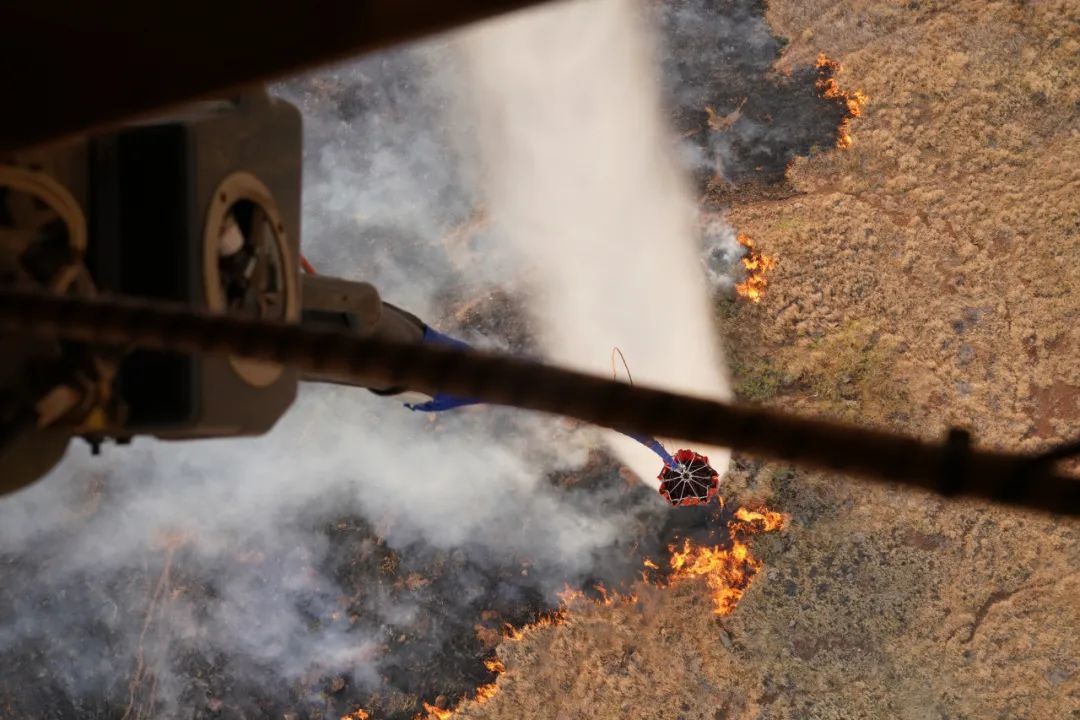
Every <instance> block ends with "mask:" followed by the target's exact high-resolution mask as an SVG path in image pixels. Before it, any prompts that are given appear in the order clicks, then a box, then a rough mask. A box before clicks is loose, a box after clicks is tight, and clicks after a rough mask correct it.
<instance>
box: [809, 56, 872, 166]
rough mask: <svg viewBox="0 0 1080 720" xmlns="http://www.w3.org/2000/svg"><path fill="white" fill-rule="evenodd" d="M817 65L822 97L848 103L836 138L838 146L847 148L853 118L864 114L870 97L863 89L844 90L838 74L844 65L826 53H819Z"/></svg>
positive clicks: (818, 82)
mask: <svg viewBox="0 0 1080 720" xmlns="http://www.w3.org/2000/svg"><path fill="white" fill-rule="evenodd" d="M815 66H816V67H817V69H818V75H819V77H818V81H817V83H816V85H817V89H818V92H819V93H820V94H821V97H823V98H827V99H829V100H835V99H840V100H843V101H844V102H845V104H846V105H847V115H846V116H845V117H844V119H843V120H841V121H840V127H839V128H838V129H837V133H838V135H837V139H836V146H837V147H838V148H841V149H845V150H846V149H847V148H849V147H851V118H857V117H860V116H861V115H862V111H863V107H864V106H865V105H866V103H867V102H868V101H869V99H870V98H868V97H867V96H866V93H864V92H863V91H862V90H852V91H850V92H849V91H847V90H842V89H841V88H840V83H839V82H838V81H837V80H836V75H839V74H840V72H841V71H842V70H843V67H842V66H841V65H840V63H839V62H837V61H836V60H831V59H829V57H828V56H827V55H825V53H818V56H817V63H816V64H815Z"/></svg>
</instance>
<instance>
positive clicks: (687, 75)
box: [659, 0, 847, 184]
mask: <svg viewBox="0 0 1080 720" xmlns="http://www.w3.org/2000/svg"><path fill="white" fill-rule="evenodd" d="M765 9H766V2H765V0H667V1H666V2H663V3H661V4H660V5H659V12H660V15H661V22H662V24H663V27H664V30H665V32H664V40H665V46H664V55H663V67H664V78H665V85H666V90H667V93H668V98H669V103H670V105H671V114H672V122H673V124H674V126H675V128H676V130H677V131H678V132H679V133H680V134H681V135H682V137H683V138H684V140H685V141H686V142H687V143H689V144H690V145H691V146H692V147H693V148H695V149H696V153H692V160H691V166H692V170H693V173H694V176H695V177H696V179H697V180H698V181H699V183H701V184H706V183H708V182H709V181H711V180H713V179H714V178H717V177H718V178H720V179H723V180H726V181H728V182H731V183H734V184H741V183H746V182H753V183H776V182H780V181H782V180H783V179H784V173H785V171H786V169H787V166H788V164H789V163H790V162H791V160H792V159H794V158H795V157H796V156H797V155H804V156H805V155H809V154H810V153H812V152H814V151H815V150H817V149H820V150H826V149H829V148H832V147H834V146H835V145H836V142H837V139H838V137H839V134H838V128H839V126H840V124H841V122H842V121H843V120H844V118H845V117H846V116H847V105H846V102H845V101H844V99H843V98H824V97H821V96H820V93H819V92H818V89H817V83H818V81H819V80H821V79H824V78H827V77H831V74H832V73H833V72H834V71H833V69H832V68H829V67H825V68H816V67H812V66H803V67H799V68H795V69H794V70H793V71H792V72H791V73H790V74H782V73H779V72H776V71H775V70H774V69H773V65H774V63H775V62H776V60H777V59H778V58H779V57H780V54H781V52H782V51H783V49H784V47H785V46H786V45H787V40H786V39H784V38H781V37H777V36H775V35H773V33H772V30H771V29H770V28H769V25H768V24H767V23H766V21H765Z"/></svg>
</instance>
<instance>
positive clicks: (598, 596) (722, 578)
mask: <svg viewBox="0 0 1080 720" xmlns="http://www.w3.org/2000/svg"><path fill="white" fill-rule="evenodd" d="M721 510H722V506H721ZM787 520H788V518H787V516H786V515H784V514H782V513H779V512H775V511H772V510H768V509H767V508H757V509H750V508H745V507H740V508H738V509H736V510H735V512H734V513H732V515H731V516H730V519H729V520H728V521H727V523H726V535H727V537H726V541H727V542H721V543H719V544H711V543H709V542H699V541H695V540H693V539H691V538H682V539H681V541H676V542H673V543H672V544H671V545H669V546H668V557H667V559H666V560H665V561H664V562H662V563H658V562H656V561H654V560H652V559H650V558H648V557H646V558H643V560H642V565H643V567H644V568H645V570H644V571H643V572H642V574H641V582H642V583H644V584H648V585H652V586H654V587H660V588H668V587H675V586H678V585H683V584H686V583H701V584H703V585H704V587H705V588H706V589H707V591H708V593H709V596H710V598H711V600H712V603H713V613H714V614H715V615H717V616H725V615H729V614H731V612H732V611H734V610H735V607H736V605H737V604H738V602H739V600H740V599H741V598H742V596H743V593H745V592H746V589H747V588H748V587H749V586H750V583H751V582H752V581H753V579H754V576H755V575H756V574H757V572H758V571H759V570H760V569H761V567H762V561H761V560H760V559H758V558H756V557H754V555H753V551H752V548H751V545H750V542H749V540H750V538H751V537H752V536H754V535H758V534H761V533H766V532H775V531H777V530H781V529H783V528H784V526H785V525H786V523H787ZM637 601H638V596H637V594H635V593H622V592H616V591H612V590H608V589H607V588H605V587H604V586H602V585H596V586H593V587H592V588H590V589H589V590H588V592H586V591H584V590H582V589H579V588H570V587H567V588H565V589H564V590H563V591H562V592H561V593H559V606H558V608H556V609H555V610H554V611H552V612H550V613H547V614H545V615H543V616H541V617H540V618H539V619H538V620H537V621H536V622H534V623H531V624H529V625H525V626H522V627H514V626H512V625H507V626H506V627H505V629H504V633H503V637H504V640H505V641H507V642H520V641H521V640H523V639H525V638H526V637H527V636H529V635H531V634H533V633H536V632H539V631H541V630H544V629H546V628H550V627H553V626H556V625H560V624H562V623H565V622H567V621H568V620H570V619H571V618H572V617H573V615H574V613H575V611H576V610H580V609H582V608H583V607H585V608H587V607H590V606H591V607H611V606H614V605H620V604H624V605H626V604H633V603H636V602H637ZM484 666H485V667H486V668H487V669H488V671H489V672H492V673H494V674H495V680H494V681H492V682H490V683H486V684H484V685H481V686H480V687H478V688H477V689H476V692H475V693H474V694H473V695H472V697H467V698H465V699H463V700H462V701H461V703H459V704H458V705H457V706H454V707H452V708H446V707H441V706H440V705H439V704H435V705H432V704H429V703H426V702H425V703H424V704H423V705H424V713H422V714H419V715H417V716H416V718H415V719H414V720H449V719H450V718H452V717H455V716H456V715H457V713H458V710H459V709H460V708H461V707H462V706H463V705H465V704H466V703H468V702H473V703H476V704H483V703H486V702H487V701H489V700H491V698H493V697H494V696H495V695H497V694H498V692H499V678H500V677H502V676H503V675H504V674H505V673H506V672H507V668H506V665H505V664H504V663H503V661H502V660H501V659H500V658H499V657H498V656H497V655H494V656H492V657H490V658H488V659H487V660H485V661H484ZM342 720H346V719H345V718H343V719H342Z"/></svg>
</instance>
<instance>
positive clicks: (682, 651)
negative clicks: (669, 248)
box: [460, 0, 1080, 720]
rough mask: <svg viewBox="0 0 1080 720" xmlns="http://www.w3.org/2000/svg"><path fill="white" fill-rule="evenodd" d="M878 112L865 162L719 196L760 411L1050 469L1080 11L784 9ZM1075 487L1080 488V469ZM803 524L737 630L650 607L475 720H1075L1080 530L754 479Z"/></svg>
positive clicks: (685, 594) (728, 622) (515, 648)
mask: <svg viewBox="0 0 1080 720" xmlns="http://www.w3.org/2000/svg"><path fill="white" fill-rule="evenodd" d="M768 19H769V22H770V24H771V25H772V27H773V29H774V30H775V31H776V32H778V33H780V34H782V35H785V36H787V37H788V38H789V39H790V41H791V42H790V45H789V46H788V47H787V49H786V52H785V55H784V57H783V59H782V67H784V66H786V67H793V66H796V65H798V64H806V63H808V62H812V61H813V58H814V57H815V56H816V54H817V53H818V52H819V51H824V52H826V53H827V54H828V55H829V56H830V57H833V58H835V59H837V60H839V61H841V62H842V64H843V66H844V70H843V73H842V74H841V76H840V81H841V84H842V85H843V86H845V87H849V88H854V87H857V88H860V89H862V90H863V91H864V92H865V93H866V94H867V95H868V96H869V98H870V101H869V104H868V105H867V107H866V109H865V111H864V114H863V117H861V118H859V119H857V120H855V121H853V123H852V125H851V137H852V140H853V144H852V146H851V147H850V149H847V150H844V151H840V150H828V151H824V152H820V153H817V154H814V155H813V156H811V157H810V158H806V159H800V160H797V161H796V162H795V164H794V165H793V166H792V167H791V168H790V170H789V173H788V183H787V186H786V188H785V189H784V190H783V191H782V192H779V191H777V190H776V188H775V187H771V188H769V189H767V190H764V189H763V190H762V191H761V192H754V191H753V190H749V191H747V190H741V191H740V192H738V193H730V192H728V193H727V194H725V192H724V190H723V188H719V189H718V190H717V191H716V192H715V193H714V195H715V197H713V198H712V200H711V201H712V202H714V203H715V204H718V205H719V204H730V206H731V209H730V214H729V217H730V220H731V221H732V223H733V224H734V225H735V226H736V227H737V228H738V229H739V230H740V231H742V232H745V233H747V234H748V235H750V236H751V237H753V238H754V240H755V242H756V243H757V245H758V246H760V247H761V248H762V249H764V251H765V252H767V253H770V254H773V255H775V256H776V257H777V258H778V260H779V266H778V268H777V269H776V271H775V272H774V274H773V276H772V280H771V284H770V286H769V288H768V291H767V294H766V297H765V299H764V300H763V301H762V302H761V303H760V304H759V305H750V304H747V303H745V302H732V301H730V300H727V299H724V300H721V301H720V302H719V303H718V321H719V322H720V324H721V327H722V328H723V329H724V332H725V333H726V334H727V336H728V338H729V344H730V347H731V348H732V350H731V352H732V356H733V357H732V363H733V368H734V374H735V378H736V381H737V383H738V391H739V394H740V395H741V396H742V398H743V399H745V400H748V401H752V402H760V403H765V404H771V405H777V406H783V407H786V408H794V409H796V410H798V411H799V412H802V413H805V414H811V415H828V416H832V417H839V418H843V419H846V420H850V421H854V422H860V423H870V424H875V425H880V426H886V427H891V428H895V429H899V430H904V431H907V432H910V433H914V434H918V435H920V436H923V437H927V438H939V437H941V436H942V435H943V434H944V433H945V431H946V429H947V428H948V427H951V426H954V425H960V426H965V427H968V428H970V429H972V430H973V431H974V432H975V434H976V437H977V439H978V441H979V442H980V443H982V444H986V445H990V446H995V447H1002V448H1010V449H1015V450H1035V449H1038V448H1043V447H1047V446H1049V445H1051V444H1053V443H1054V442H1056V441H1063V440H1065V439H1068V438H1070V437H1072V436H1075V435H1076V434H1077V430H1078V428H1080V361H1078V359H1077V348H1078V347H1080V322H1078V320H1080V6H1078V5H1077V4H1076V3H1075V2H1067V1H1061V2H1052V1H1051V2H992V3H987V2H984V1H982V0H970V1H967V0H952V1H950V2H938V1H934V0H925V1H922V2H920V1H919V0H913V1H912V2H907V3H903V4H901V3H894V2H866V0H773V2H771V3H770V8H769V13H768ZM1074 469H1076V468H1075V466H1074ZM727 492H728V494H729V495H731V496H735V497H737V498H740V499H755V498H757V499H764V500H767V501H768V503H769V504H770V506H772V507H773V508H775V509H780V510H783V511H786V512H788V513H790V514H791V522H790V523H789V527H788V529H787V530H786V531H785V532H784V534H782V535H776V534H772V535H768V536H762V537H760V538H759V539H758V540H757V541H756V542H757V547H756V548H755V552H756V554H757V555H758V556H760V557H763V558H764V561H765V569H764V570H763V571H762V573H761V574H760V575H759V576H758V577H757V579H756V580H755V582H754V584H753V585H752V586H751V587H750V589H749V591H748V592H747V594H746V596H745V597H744V598H743V600H742V602H741V603H740V604H739V606H738V608H737V609H736V610H735V612H734V613H733V614H732V615H730V616H728V617H726V618H722V619H720V620H717V619H715V618H714V617H713V616H712V615H711V613H710V612H709V606H708V598H707V597H705V596H704V593H703V592H701V589H700V588H697V589H695V588H694V587H693V586H692V585H686V586H681V587H679V588H677V589H675V590H671V591H660V590H654V589H649V588H643V589H642V595H641V599H640V600H639V602H638V603H635V604H630V605H619V604H615V605H613V606H610V607H604V606H600V607H585V608H581V609H579V610H578V611H577V612H575V613H572V614H571V616H570V618H569V620H568V621H567V622H565V623H564V624H562V625H557V626H552V627H547V628H543V629H540V630H537V631H535V632H532V633H529V634H527V635H526V636H525V637H524V638H523V639H522V640H520V641H518V642H506V643H504V644H503V645H502V646H501V647H500V648H499V654H500V657H501V658H502V660H503V661H504V663H505V665H506V667H507V671H506V673H505V674H504V675H502V676H501V677H500V679H499V692H498V693H497V694H496V695H495V696H494V697H493V698H492V699H490V700H489V701H488V702H486V703H484V704H482V705H480V704H475V703H474V704H467V705H465V706H464V707H462V708H461V713H460V714H461V716H464V717H475V718H490V719H496V718H522V717H536V718H580V717H593V718H672V719H674V718H686V719H687V720H690V719H692V718H703V719H705V718H707V719H709V720H712V719H713V718H716V719H720V718H732V719H734V718H777V719H779V718H815V719H816V718H821V719H825V718H879V717H880V718H883V717H890V718H891V717H895V718H905V719H907V718H910V719H911V720H923V719H931V718H932V719H934V720H937V719H942V720H944V719H945V718H950V719H954V718H1069V717H1071V718H1080V654H1078V652H1077V648H1080V603H1078V602H1077V598H1078V597H1080V573H1078V570H1077V568H1078V567H1080V532H1078V530H1080V527H1078V525H1077V523H1076V522H1075V521H1072V522H1066V521H1061V520H1057V519H1054V518H1051V517H1045V516H1040V515H1035V514H1031V513H1025V512H1016V511H1012V510H1007V509H1003V508H999V507H990V506H987V505H983V504H978V503H973V502H972V503H968V502H943V501H941V500H939V499H936V498H933V497H928V496H925V495H922V494H916V493H912V492H909V491H906V490H902V489H897V488H892V487H884V486H869V485H865V484H861V483H855V482H851V481H848V480H847V479H845V478H842V477H835V476H831V475H828V474H823V473H809V474H807V473H801V472H800V473H797V474H794V473H792V472H790V470H789V469H788V468H785V467H781V466H776V465H769V464H760V463H755V462H753V461H752V460H750V459H748V458H737V462H736V466H735V468H734V470H733V472H732V474H731V477H730V479H729V483H728V488H727Z"/></svg>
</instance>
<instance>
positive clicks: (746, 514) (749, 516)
mask: <svg viewBox="0 0 1080 720" xmlns="http://www.w3.org/2000/svg"><path fill="white" fill-rule="evenodd" d="M735 517H736V518H738V519H739V520H742V521H743V522H744V523H752V522H758V521H760V522H762V523H763V524H764V529H765V532H772V531H773V530H779V529H781V528H782V527H784V525H785V523H786V522H787V518H786V517H785V516H784V514H783V513H778V512H773V511H772V510H769V509H767V508H762V509H761V510H747V509H746V508H739V509H738V510H736V511H735Z"/></svg>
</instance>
